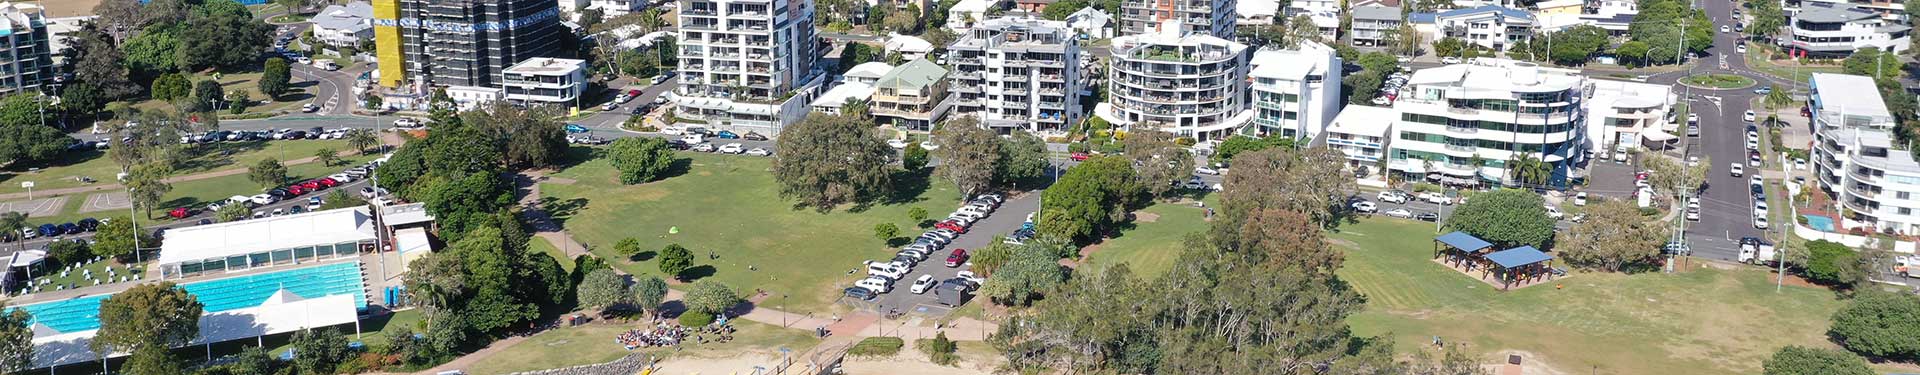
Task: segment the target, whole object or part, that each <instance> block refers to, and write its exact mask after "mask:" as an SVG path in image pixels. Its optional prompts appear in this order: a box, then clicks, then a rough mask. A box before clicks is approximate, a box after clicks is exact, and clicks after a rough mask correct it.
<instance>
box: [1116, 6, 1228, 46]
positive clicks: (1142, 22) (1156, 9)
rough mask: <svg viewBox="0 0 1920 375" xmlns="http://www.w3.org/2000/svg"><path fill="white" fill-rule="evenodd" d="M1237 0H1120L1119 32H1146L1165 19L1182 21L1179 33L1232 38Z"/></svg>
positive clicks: (1122, 33) (1128, 33)
mask: <svg viewBox="0 0 1920 375" xmlns="http://www.w3.org/2000/svg"><path fill="white" fill-rule="evenodd" d="M1237 6H1239V2H1238V1H1236V0H1125V1H1122V2H1120V14H1119V16H1120V33H1119V34H1120V35H1134V34H1147V33H1152V32H1154V31H1155V28H1158V27H1160V26H1161V23H1162V22H1164V21H1180V25H1179V26H1178V27H1181V28H1182V29H1181V30H1180V32H1179V33H1177V34H1186V33H1190V32H1201V33H1206V34H1208V35H1213V36H1218V37H1223V38H1232V37H1233V24H1234V20H1235V19H1236V17H1238V14H1239V13H1238V12H1237V11H1236V10H1235V9H1234V8H1235V7H1237Z"/></svg>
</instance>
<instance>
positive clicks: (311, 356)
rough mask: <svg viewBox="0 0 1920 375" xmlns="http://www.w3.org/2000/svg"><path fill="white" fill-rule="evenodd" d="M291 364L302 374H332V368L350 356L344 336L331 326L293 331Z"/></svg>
mask: <svg viewBox="0 0 1920 375" xmlns="http://www.w3.org/2000/svg"><path fill="white" fill-rule="evenodd" d="M291 344H292V345H293V350H294V356H293V364H294V366H295V367H298V368H300V372H301V373H303V374H332V373H334V368H335V367H336V366H339V365H340V364H341V363H345V362H346V361H347V359H349V358H352V356H353V348H349V347H347V338H346V336H341V335H340V332H338V331H334V330H333V329H331V328H313V329H306V330H301V331H299V332H294V333H293V340H292V343H291Z"/></svg>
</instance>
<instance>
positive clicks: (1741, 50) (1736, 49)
mask: <svg viewBox="0 0 1920 375" xmlns="http://www.w3.org/2000/svg"><path fill="white" fill-rule="evenodd" d="M1733 52H1737V53H1747V45H1745V44H1742V45H1739V46H1735V47H1733Z"/></svg>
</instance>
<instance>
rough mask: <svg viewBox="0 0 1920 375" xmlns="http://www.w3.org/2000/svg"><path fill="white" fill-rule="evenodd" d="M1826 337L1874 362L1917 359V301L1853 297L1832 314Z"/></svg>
mask: <svg viewBox="0 0 1920 375" xmlns="http://www.w3.org/2000/svg"><path fill="white" fill-rule="evenodd" d="M1827 335H1828V336H1829V337H1832V338H1833V339H1834V341H1838V342H1839V343H1840V346H1843V347H1846V348H1847V350H1852V351H1853V352H1855V353H1860V354H1863V355H1868V356H1872V357H1877V358H1888V359H1895V360H1912V359H1916V358H1920V340H1914V338H1915V337H1920V297H1915V296H1913V295H1909V294H1898V293H1889V292H1879V291H1868V292H1863V293H1859V294H1858V295H1856V296H1854V298H1853V300H1852V301H1849V302H1847V305H1846V306H1845V307H1841V308H1840V311H1836V312H1834V313H1833V325H1832V326H1830V327H1829V328H1827Z"/></svg>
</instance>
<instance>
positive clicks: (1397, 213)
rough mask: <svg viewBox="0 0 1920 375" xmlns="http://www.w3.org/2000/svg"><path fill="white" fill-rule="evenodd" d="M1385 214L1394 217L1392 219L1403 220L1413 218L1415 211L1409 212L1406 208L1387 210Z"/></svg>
mask: <svg viewBox="0 0 1920 375" xmlns="http://www.w3.org/2000/svg"><path fill="white" fill-rule="evenodd" d="M1385 214H1386V215H1387V216H1392V217H1397V218H1402V219H1407V218H1412V217H1413V211H1407V209H1405V208H1395V209H1391V210H1387V212H1385Z"/></svg>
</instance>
